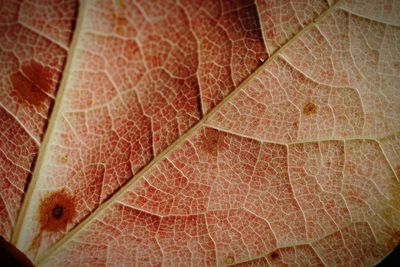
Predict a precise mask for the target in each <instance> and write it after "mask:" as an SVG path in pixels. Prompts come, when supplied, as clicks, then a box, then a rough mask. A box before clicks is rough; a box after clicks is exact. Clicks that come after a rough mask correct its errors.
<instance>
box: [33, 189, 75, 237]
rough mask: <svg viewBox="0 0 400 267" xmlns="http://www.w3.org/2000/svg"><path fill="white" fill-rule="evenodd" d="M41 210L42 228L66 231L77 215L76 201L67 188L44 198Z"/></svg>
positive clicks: (44, 229) (51, 230)
mask: <svg viewBox="0 0 400 267" xmlns="http://www.w3.org/2000/svg"><path fill="white" fill-rule="evenodd" d="M39 212H40V225H41V230H43V231H48V232H59V231H64V230H65V229H66V227H67V225H68V224H69V223H70V222H71V221H72V219H73V218H74V216H75V201H74V199H73V198H72V197H71V196H70V195H69V194H68V193H67V192H66V191H65V190H60V191H56V192H53V193H50V194H48V195H47V196H45V197H44V198H43V199H42V202H41V204H40V208H39Z"/></svg>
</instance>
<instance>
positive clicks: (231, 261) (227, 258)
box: [225, 256, 235, 264]
mask: <svg viewBox="0 0 400 267" xmlns="http://www.w3.org/2000/svg"><path fill="white" fill-rule="evenodd" d="M234 262H235V259H234V258H233V257H232V256H228V257H226V259H225V263H226V264H233V263H234Z"/></svg>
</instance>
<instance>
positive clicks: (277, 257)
mask: <svg viewBox="0 0 400 267" xmlns="http://www.w3.org/2000/svg"><path fill="white" fill-rule="evenodd" d="M270 256H271V259H273V260H277V259H279V253H278V252H277V251H274V252H272V253H271V255H270Z"/></svg>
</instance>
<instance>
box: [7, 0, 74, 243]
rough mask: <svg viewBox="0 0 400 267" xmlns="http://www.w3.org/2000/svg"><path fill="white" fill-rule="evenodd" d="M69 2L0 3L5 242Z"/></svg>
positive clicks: (46, 107) (69, 23) (52, 80)
mask: <svg viewBox="0 0 400 267" xmlns="http://www.w3.org/2000/svg"><path fill="white" fill-rule="evenodd" d="M76 8H77V4H76V3H75V1H58V2H57V3H55V2H53V1H34V2H28V1H1V4H0V14H1V16H0V188H1V191H0V234H1V235H2V236H3V237H4V238H6V239H8V240H10V238H11V234H12V231H13V228H14V226H15V223H16V220H17V215H18V212H19V210H20V206H21V202H22V198H23V196H24V193H25V189H26V185H27V182H28V180H29V177H30V175H31V168H32V165H33V163H34V159H35V157H36V155H37V152H38V148H39V145H40V143H41V139H42V136H43V133H44V130H45V128H46V124H47V119H48V115H49V112H50V107H51V106H52V103H53V100H54V98H55V95H56V90H57V88H58V83H59V81H60V79H61V74H62V71H63V66H64V62H65V59H66V56H67V47H68V45H69V42H70V39H71V32H72V29H73V24H74V20H75V15H76Z"/></svg>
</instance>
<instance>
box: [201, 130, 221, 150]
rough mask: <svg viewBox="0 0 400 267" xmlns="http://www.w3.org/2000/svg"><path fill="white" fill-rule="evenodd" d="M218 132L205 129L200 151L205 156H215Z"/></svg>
mask: <svg viewBox="0 0 400 267" xmlns="http://www.w3.org/2000/svg"><path fill="white" fill-rule="evenodd" d="M218 139H219V132H218V131H217V130H212V129H206V131H205V133H204V140H202V141H203V142H202V144H201V149H202V150H203V151H204V152H206V153H207V154H211V155H214V156H216V155H217V153H218Z"/></svg>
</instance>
